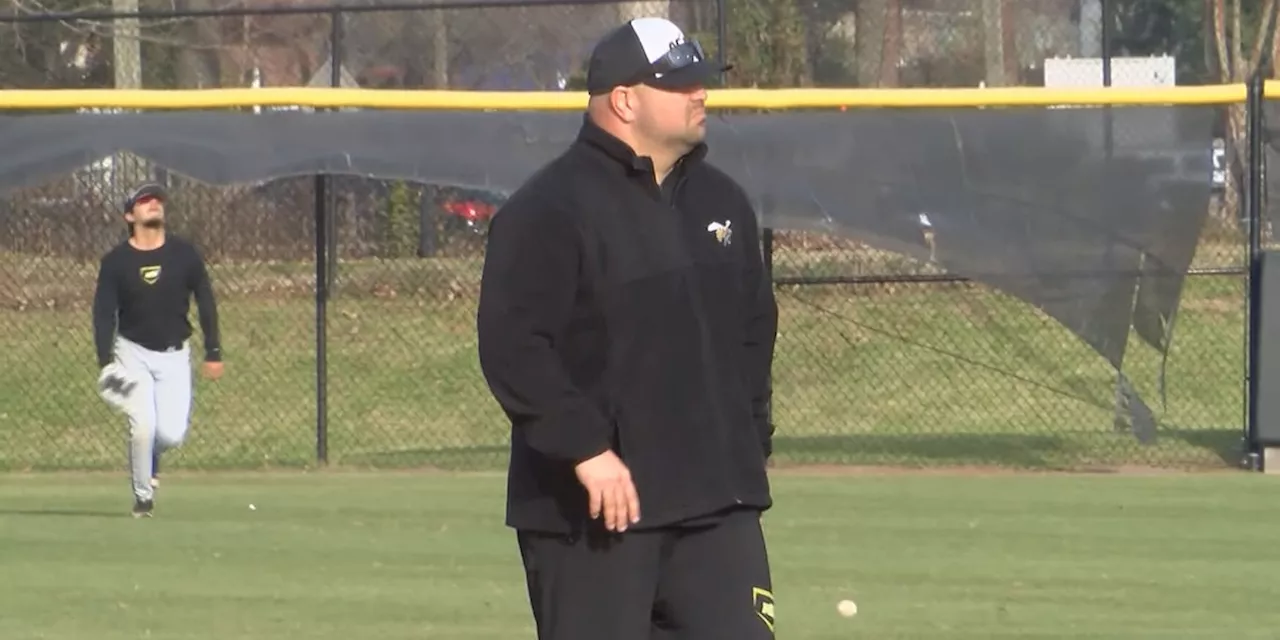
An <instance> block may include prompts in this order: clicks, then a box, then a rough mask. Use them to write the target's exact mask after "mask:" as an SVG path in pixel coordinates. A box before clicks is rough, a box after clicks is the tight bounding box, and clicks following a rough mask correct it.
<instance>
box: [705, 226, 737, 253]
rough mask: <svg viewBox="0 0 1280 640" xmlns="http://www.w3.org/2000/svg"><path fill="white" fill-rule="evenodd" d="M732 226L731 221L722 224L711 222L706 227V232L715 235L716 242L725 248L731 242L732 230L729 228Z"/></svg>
mask: <svg viewBox="0 0 1280 640" xmlns="http://www.w3.org/2000/svg"><path fill="white" fill-rule="evenodd" d="M732 224H733V221H732V220H725V221H724V223H719V222H712V223H711V224H709V225H707V231H710V232H711V233H712V234H714V235H715V237H716V242H719V243H720V244H722V245H724V246H726V247H727V246H729V245H730V244H731V243H732V242H733V229H730V228H729V226H730V225H732Z"/></svg>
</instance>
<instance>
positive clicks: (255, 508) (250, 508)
mask: <svg viewBox="0 0 1280 640" xmlns="http://www.w3.org/2000/svg"><path fill="white" fill-rule="evenodd" d="M249 510H250V511H257V510H258V508H257V507H255V506H253V505H249Z"/></svg>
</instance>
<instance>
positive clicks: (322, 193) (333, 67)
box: [315, 9, 342, 465]
mask: <svg viewBox="0 0 1280 640" xmlns="http://www.w3.org/2000/svg"><path fill="white" fill-rule="evenodd" d="M341 50H342V11H340V10H336V9H335V10H334V11H332V12H330V14H329V85H330V86H332V87H338V86H341V85H342V51H341ZM330 186H331V185H330V183H329V179H328V176H327V175H325V174H319V175H317V176H316V200H315V224H316V461H317V462H318V463H320V464H322V465H323V464H328V462H329V420H328V418H329V397H328V396H329V394H328V391H329V385H328V382H329V373H328V364H329V362H328V355H329V354H328V309H329V295H330V285H331V284H332V278H333V269H332V268H331V267H332V265H333V262H332V261H333V259H334V257H335V256H334V254H335V252H334V250H333V249H334V235H335V234H334V233H333V231H334V229H333V207H332V206H330V204H331V203H332V202H333V197H334V194H333V193H331V191H332V189H330Z"/></svg>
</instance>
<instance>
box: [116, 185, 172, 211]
mask: <svg viewBox="0 0 1280 640" xmlns="http://www.w3.org/2000/svg"><path fill="white" fill-rule="evenodd" d="M143 198H155V199H157V200H160V201H164V200H166V199H167V198H166V196H165V192H164V187H162V186H160V185H158V184H156V183H154V182H148V183H146V184H143V185H140V186H139V187H138V188H136V189H134V190H133V192H132V193H130V194H129V197H127V198H125V200H124V212H125V213H129V212H130V211H133V206H134V205H136V204H138V201H139V200H141V199H143Z"/></svg>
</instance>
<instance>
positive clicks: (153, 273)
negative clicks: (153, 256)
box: [138, 264, 160, 284]
mask: <svg viewBox="0 0 1280 640" xmlns="http://www.w3.org/2000/svg"><path fill="white" fill-rule="evenodd" d="M138 275H140V276H142V281H143V282H145V283H147V284H155V283H156V280H159V279H160V265H158V264H157V265H154V266H150V267H142V268H141V269H138Z"/></svg>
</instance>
